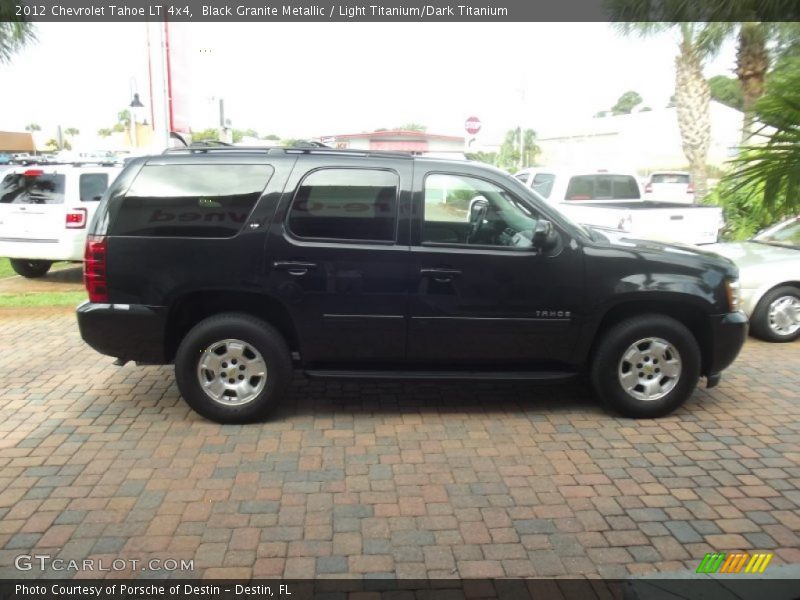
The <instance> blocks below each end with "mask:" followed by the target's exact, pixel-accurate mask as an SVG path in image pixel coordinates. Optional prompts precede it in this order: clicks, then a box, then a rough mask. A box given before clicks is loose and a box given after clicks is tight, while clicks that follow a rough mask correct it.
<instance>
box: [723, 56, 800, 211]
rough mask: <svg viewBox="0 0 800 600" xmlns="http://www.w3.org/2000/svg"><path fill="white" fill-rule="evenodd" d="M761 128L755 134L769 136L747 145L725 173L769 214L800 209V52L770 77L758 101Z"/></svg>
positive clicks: (755, 207) (755, 206) (757, 208)
mask: <svg viewBox="0 0 800 600" xmlns="http://www.w3.org/2000/svg"><path fill="white" fill-rule="evenodd" d="M755 117H756V120H757V121H759V122H760V123H763V125H762V126H761V128H760V129H759V130H757V131H756V132H754V135H758V136H763V138H764V139H765V142H764V143H762V144H758V145H754V146H751V147H749V148H744V149H743V151H742V153H741V155H740V156H739V157H738V158H736V159H735V160H734V161H733V166H734V171H733V172H732V173H731V174H730V175H729V176H728V177H726V178H725V183H730V184H732V188H733V191H740V190H741V191H745V192H746V193H747V195H748V196H749V197H750V198H752V199H753V200H755V202H752V203H751V205H750V206H751V208H752V209H753V210H754V211H756V212H757V213H759V215H758V216H763V217H764V218H765V220H774V219H779V218H781V217H785V216H789V215H793V214H797V212H798V211H800V57H797V58H793V59H790V60H787V61H785V63H784V64H783V65H781V67H780V68H777V69H775V71H773V72H772V73H771V75H770V78H769V80H768V82H767V88H766V94H765V95H764V96H763V97H762V98H761V99H760V100H758V101H757V102H756V105H755Z"/></svg>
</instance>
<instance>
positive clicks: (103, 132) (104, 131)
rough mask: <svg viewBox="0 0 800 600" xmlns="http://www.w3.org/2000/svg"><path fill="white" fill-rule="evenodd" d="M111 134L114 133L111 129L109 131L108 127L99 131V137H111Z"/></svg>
mask: <svg viewBox="0 0 800 600" xmlns="http://www.w3.org/2000/svg"><path fill="white" fill-rule="evenodd" d="M111 133H112V131H111V130H110V129H108V128H107V127H104V128H103V129H98V130H97V135H99V136H100V137H102V138H107V137H109V136H110V135H111Z"/></svg>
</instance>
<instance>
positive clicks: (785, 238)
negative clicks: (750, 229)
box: [753, 218, 800, 249]
mask: <svg viewBox="0 0 800 600" xmlns="http://www.w3.org/2000/svg"><path fill="white" fill-rule="evenodd" d="M753 241H755V242H760V243H762V244H772V245H774V246H786V247H787V248H799V249H800V218H796V219H793V220H792V221H789V222H787V223H785V224H783V225H782V226H780V227H775V228H772V229H769V230H767V231H765V232H764V233H760V234H759V235H757V236H756V237H754V238H753Z"/></svg>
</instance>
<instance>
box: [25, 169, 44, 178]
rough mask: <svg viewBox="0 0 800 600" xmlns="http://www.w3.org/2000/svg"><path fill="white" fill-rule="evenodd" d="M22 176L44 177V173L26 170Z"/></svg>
mask: <svg viewBox="0 0 800 600" xmlns="http://www.w3.org/2000/svg"><path fill="white" fill-rule="evenodd" d="M23 175H24V176H25V177H41V176H42V175H44V171H42V170H41V169H27V170H26V171H25V172H24V173H23Z"/></svg>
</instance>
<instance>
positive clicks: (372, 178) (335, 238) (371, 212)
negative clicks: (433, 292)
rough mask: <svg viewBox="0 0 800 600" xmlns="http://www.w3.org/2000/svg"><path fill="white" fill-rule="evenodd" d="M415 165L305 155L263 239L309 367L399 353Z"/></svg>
mask: <svg viewBox="0 0 800 600" xmlns="http://www.w3.org/2000/svg"><path fill="white" fill-rule="evenodd" d="M412 164H413V162H412V160H411V159H410V157H409V158H397V159H386V158H355V159H354V158H353V157H347V156H331V155H324V156H315V155H313V154H311V155H308V156H304V157H302V158H301V159H300V160H298V162H297V166H296V167H295V171H294V172H293V173H292V175H291V176H290V178H289V181H288V183H287V186H286V193H285V194H284V197H283V199H282V201H281V208H280V209H279V210H278V213H277V214H278V215H280V217H279V218H277V219H276V220H275V222H274V223H273V224H272V227H271V230H270V236H269V239H268V242H267V249H266V252H267V261H266V267H267V269H268V275H267V278H268V279H267V287H268V288H269V291H270V293H271V295H274V296H276V297H278V298H280V299H281V301H282V302H283V303H284V305H285V306H286V307H287V308H288V310H289V312H290V313H291V317H292V322H293V323H294V325H295V327H296V329H297V337H298V340H299V345H300V352H301V354H302V357H303V362H304V364H305V365H306V366H307V367H320V366H328V367H333V366H337V365H348V366H352V365H354V364H362V365H365V366H366V365H369V366H371V367H377V366H379V365H381V364H382V363H385V364H387V365H389V364H396V363H397V362H399V361H401V360H402V359H403V358H404V357H405V348H406V314H407V302H408V294H407V286H408V280H407V274H408V259H409V248H408V226H407V216H406V214H407V212H406V211H407V206H408V202H409V196H410V185H411V173H412Z"/></svg>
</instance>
